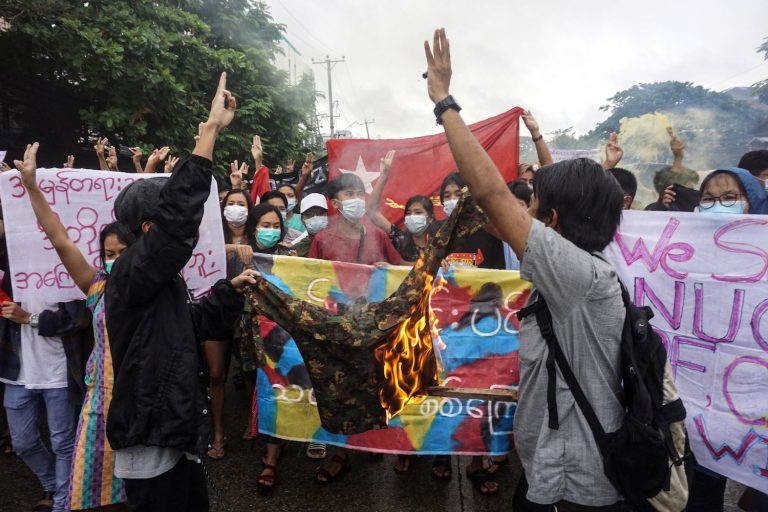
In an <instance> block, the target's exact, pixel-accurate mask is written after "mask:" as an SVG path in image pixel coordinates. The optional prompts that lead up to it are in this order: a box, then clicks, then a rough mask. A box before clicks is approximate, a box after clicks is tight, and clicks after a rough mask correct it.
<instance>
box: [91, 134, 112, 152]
mask: <svg viewBox="0 0 768 512" xmlns="http://www.w3.org/2000/svg"><path fill="white" fill-rule="evenodd" d="M108 144H109V139H107V138H106V137H102V138H100V139H98V140H97V141H96V144H94V145H93V149H94V151H96V154H97V155H100V156H102V157H103V156H104V150H106V148H107V145H108Z"/></svg>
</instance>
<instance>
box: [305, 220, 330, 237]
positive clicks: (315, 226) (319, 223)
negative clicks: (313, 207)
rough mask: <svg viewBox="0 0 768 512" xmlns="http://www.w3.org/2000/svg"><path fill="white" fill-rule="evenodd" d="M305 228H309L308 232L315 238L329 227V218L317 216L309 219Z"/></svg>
mask: <svg viewBox="0 0 768 512" xmlns="http://www.w3.org/2000/svg"><path fill="white" fill-rule="evenodd" d="M304 226H305V227H306V228H307V232H308V233H309V234H310V235H312V236H314V235H316V234H318V233H319V232H320V231H322V230H324V229H325V228H327V227H328V216H327V215H315V216H314V217H311V218H309V219H307V221H306V222H305V223H304Z"/></svg>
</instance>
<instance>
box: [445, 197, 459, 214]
mask: <svg viewBox="0 0 768 512" xmlns="http://www.w3.org/2000/svg"><path fill="white" fill-rule="evenodd" d="M457 204H459V200H458V199H449V200H448V201H445V202H444V203H443V211H444V212H445V216H446V217H450V216H451V212H452V211H453V209H454V208H456V205H457Z"/></svg>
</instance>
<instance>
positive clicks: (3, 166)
mask: <svg viewBox="0 0 768 512" xmlns="http://www.w3.org/2000/svg"><path fill="white" fill-rule="evenodd" d="M10 170H11V166H10V165H8V164H7V163H5V162H0V172H5V171H10Z"/></svg>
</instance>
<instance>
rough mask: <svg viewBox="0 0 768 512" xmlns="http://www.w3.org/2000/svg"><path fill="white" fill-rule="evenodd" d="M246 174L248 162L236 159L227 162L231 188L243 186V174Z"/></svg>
mask: <svg viewBox="0 0 768 512" xmlns="http://www.w3.org/2000/svg"><path fill="white" fill-rule="evenodd" d="M246 174H248V164H247V163H245V162H243V163H242V164H240V163H239V162H238V161H237V160H235V161H234V162H232V163H231V164H229V182H230V183H231V184H232V189H233V190H234V189H238V188H243V176H245V175H246Z"/></svg>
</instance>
